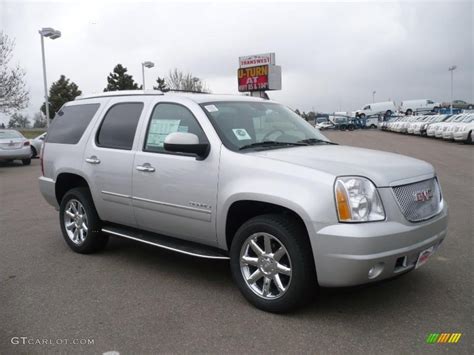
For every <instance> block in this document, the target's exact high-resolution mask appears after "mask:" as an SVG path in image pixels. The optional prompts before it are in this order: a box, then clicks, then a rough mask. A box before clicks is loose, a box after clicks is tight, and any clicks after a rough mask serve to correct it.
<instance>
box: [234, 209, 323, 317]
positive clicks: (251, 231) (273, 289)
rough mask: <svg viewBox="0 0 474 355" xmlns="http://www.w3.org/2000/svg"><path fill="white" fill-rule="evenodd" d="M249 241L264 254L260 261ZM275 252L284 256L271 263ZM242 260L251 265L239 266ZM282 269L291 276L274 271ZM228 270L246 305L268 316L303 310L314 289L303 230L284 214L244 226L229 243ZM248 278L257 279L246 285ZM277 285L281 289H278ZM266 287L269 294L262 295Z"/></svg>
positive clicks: (313, 272)
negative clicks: (247, 303) (301, 307)
mask: <svg viewBox="0 0 474 355" xmlns="http://www.w3.org/2000/svg"><path fill="white" fill-rule="evenodd" d="M252 238H253V240H255V241H256V242H257V245H258V246H259V247H260V251H261V252H262V253H263V254H262V253H260V257H257V255H259V254H257V253H256V252H255V249H254V247H251V246H250V240H252ZM255 238H256V239H255ZM266 240H269V241H270V243H269V244H268V245H270V248H269V249H270V250H271V252H268V246H267V247H265V242H266ZM257 250H258V249H257ZM278 250H283V251H282V253H284V254H283V256H280V257H279V259H274V258H273V257H272V256H273V255H275V254H277V251H278ZM249 255H250V256H249ZM242 256H247V257H250V258H251V259H249V260H252V264H250V263H242V264H241V257H242ZM252 258H253V259H252ZM253 263H255V264H253ZM282 265H283V270H284V271H285V272H290V276H288V275H285V274H284V273H280V272H279V271H278V270H279V269H278V270H277V269H276V268H277V267H278V268H281V267H282ZM230 267H231V272H232V277H233V279H234V281H235V283H236V284H237V286H238V287H239V289H240V292H241V293H242V294H243V296H244V297H245V298H246V299H247V301H249V302H250V303H251V304H253V305H254V306H255V307H257V308H259V309H261V310H264V311H267V312H273V313H283V312H288V311H291V310H294V309H296V308H297V307H300V306H303V305H304V304H306V302H308V301H309V300H310V299H311V298H312V296H313V295H314V294H315V293H314V291H315V289H316V287H317V277H316V271H315V267H314V260H313V255H312V252H311V245H310V243H309V239H308V236H307V232H306V229H305V228H304V226H302V225H301V224H300V223H298V222H297V221H296V220H295V219H294V218H291V217H288V216H285V215H283V214H267V215H262V216H257V217H254V218H252V219H250V220H248V221H247V222H245V223H244V224H243V225H242V226H241V227H240V228H239V229H238V231H237V233H236V234H235V237H234V239H233V240H232V245H231V250H230ZM285 267H286V269H284V268H285ZM268 268H269V269H270V271H269V269H268ZM288 270H289V271H288ZM257 272H259V273H257ZM265 272H267V273H269V274H266V273H265ZM256 273H257V274H256ZM272 273H273V274H272ZM250 275H258V276H257V277H258V278H256V279H255V282H252V283H249V282H248V281H247V278H249V277H250ZM277 275H278V276H277ZM278 281H279V282H280V285H281V286H283V288H278V287H277V284H278ZM267 284H268V285H269V286H268V293H267V295H265V294H264V292H265V291H264V290H265V285H267Z"/></svg>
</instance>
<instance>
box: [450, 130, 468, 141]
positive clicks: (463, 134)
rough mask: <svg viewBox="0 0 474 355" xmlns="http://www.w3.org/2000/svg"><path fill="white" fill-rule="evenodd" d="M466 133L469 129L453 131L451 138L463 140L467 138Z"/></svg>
mask: <svg viewBox="0 0 474 355" xmlns="http://www.w3.org/2000/svg"><path fill="white" fill-rule="evenodd" d="M468 134H469V131H465V132H456V133H454V135H453V138H454V140H455V141H465V140H467V136H468Z"/></svg>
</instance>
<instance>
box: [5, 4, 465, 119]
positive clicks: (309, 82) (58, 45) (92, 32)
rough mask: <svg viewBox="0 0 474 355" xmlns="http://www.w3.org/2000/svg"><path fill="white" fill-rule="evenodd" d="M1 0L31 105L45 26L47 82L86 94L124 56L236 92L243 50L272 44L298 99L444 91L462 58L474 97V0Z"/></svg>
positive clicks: (461, 77) (361, 100) (130, 62)
mask: <svg viewBox="0 0 474 355" xmlns="http://www.w3.org/2000/svg"><path fill="white" fill-rule="evenodd" d="M1 1H2V0H0V10H1V15H0V23H1V25H0V28H1V29H3V30H4V31H5V32H6V33H7V34H8V35H10V36H12V37H15V38H16V43H17V47H16V53H15V60H16V61H17V62H19V63H20V64H21V65H22V66H23V67H24V68H25V69H26V71H27V75H28V76H27V80H28V85H29V87H30V91H31V104H30V107H29V109H28V112H29V113H30V114H32V113H34V112H36V111H37V110H38V108H39V106H40V104H41V102H42V96H43V92H42V71H41V70H42V69H41V52H40V44H39V35H38V33H37V30H38V29H39V28H41V27H46V26H48V27H55V28H57V29H60V30H61V31H62V32H63V37H61V38H60V39H58V40H55V41H51V40H47V41H46V42H45V45H46V56H47V65H48V81H49V83H51V82H52V81H53V80H57V79H58V78H59V76H60V75H61V74H65V75H66V76H68V77H69V78H71V79H72V80H73V81H75V82H76V83H77V84H78V85H79V87H80V88H81V89H82V90H83V91H84V92H97V91H102V89H103V88H104V87H105V85H106V76H107V74H108V73H109V72H110V71H111V70H112V68H113V67H114V65H115V64H117V63H122V64H123V65H125V66H126V67H127V68H128V69H129V71H130V73H131V74H132V75H133V76H134V77H135V79H136V80H137V81H141V72H140V70H141V69H140V63H141V61H143V60H152V61H154V62H155V63H156V65H157V66H156V67H155V68H153V69H151V70H148V71H147V83H148V84H150V83H151V81H154V79H155V78H156V76H158V75H160V76H163V75H166V74H167V72H168V71H169V69H171V68H174V67H178V68H180V69H182V70H186V71H192V72H193V73H194V74H195V75H197V76H199V77H202V78H203V79H204V80H205V81H206V82H207V84H208V86H209V87H210V88H211V89H212V90H213V91H214V92H226V93H236V92H237V79H236V70H237V59H238V57H239V56H240V55H246V54H254V53H262V52H267V51H274V52H276V59H277V63H278V64H280V65H281V66H282V69H283V90H281V91H278V92H272V93H270V96H271V97H272V98H275V99H277V100H279V101H281V102H283V103H285V104H287V105H289V106H291V107H294V108H300V109H303V110H310V109H311V108H312V107H314V108H315V109H316V110H319V111H328V112H330V111H338V110H344V111H345V110H353V109H357V108H360V107H361V106H362V105H364V104H365V103H367V102H370V101H371V99H372V91H373V90H376V91H377V94H376V100H386V99H389V98H390V99H392V100H395V101H397V102H398V101H400V100H402V99H409V98H431V99H434V100H439V101H446V100H449V96H450V77H449V73H448V71H447V68H448V66H450V65H452V64H457V65H458V68H459V69H457V70H456V72H455V97H456V98H460V99H465V100H470V101H473V100H474V97H473V77H474V75H473V74H474V73H473V72H474V70H473V69H474V68H473V5H472V2H416V3H412V2H410V3H408V2H401V3H400V2H397V3H378V2H370V3H367V2H363V3H345V2H344V3H338V2H336V3H250V2H245V3H231V4H225V3H202V4H197V3H171V2H170V3H117V4H115V3H112V4H111V3H109V4H107V3H101V2H99V1H94V2H89V3H87V4H84V3H80V4H78V3H41V2H40V3H38V2H36V3H30V2H27V3H24V2H20V3H18V2H9V1H6V2H5V0H3V1H4V2H1Z"/></svg>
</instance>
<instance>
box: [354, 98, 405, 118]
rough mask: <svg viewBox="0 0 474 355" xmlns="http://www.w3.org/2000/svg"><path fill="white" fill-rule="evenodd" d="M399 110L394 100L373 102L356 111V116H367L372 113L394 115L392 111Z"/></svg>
mask: <svg viewBox="0 0 474 355" xmlns="http://www.w3.org/2000/svg"><path fill="white" fill-rule="evenodd" d="M396 111H397V107H396V106H395V102H393V101H384V102H374V103H372V104H367V105H365V106H364V108H363V109H361V110H357V111H356V117H360V118H363V117H367V116H372V115H380V114H381V115H388V116H390V115H392V113H394V112H396Z"/></svg>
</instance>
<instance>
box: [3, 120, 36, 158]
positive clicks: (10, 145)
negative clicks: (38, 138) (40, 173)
mask: <svg viewBox="0 0 474 355" xmlns="http://www.w3.org/2000/svg"><path fill="white" fill-rule="evenodd" d="M0 160H7V161H13V160H21V161H22V162H23V164H24V165H30V164H31V148H30V141H29V140H28V139H26V138H25V137H24V136H23V135H22V134H21V133H20V132H18V131H16V130H14V129H0Z"/></svg>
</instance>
